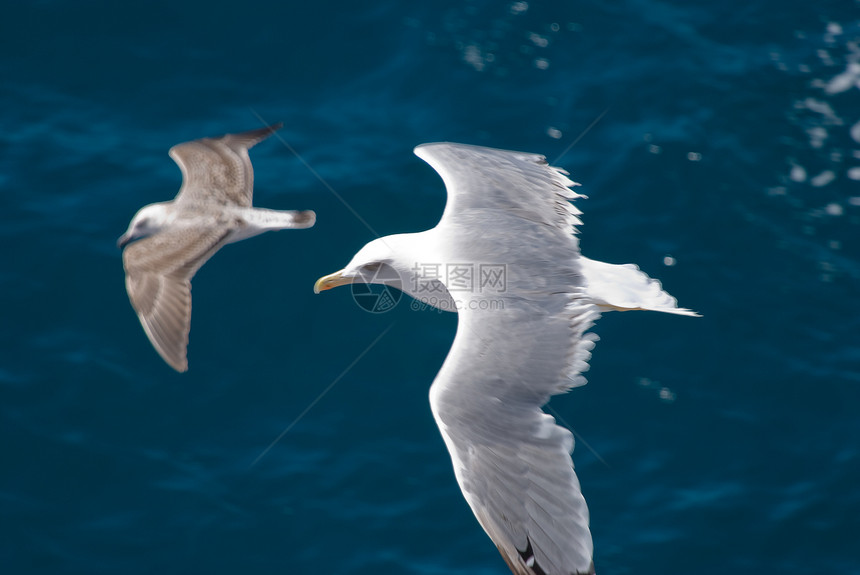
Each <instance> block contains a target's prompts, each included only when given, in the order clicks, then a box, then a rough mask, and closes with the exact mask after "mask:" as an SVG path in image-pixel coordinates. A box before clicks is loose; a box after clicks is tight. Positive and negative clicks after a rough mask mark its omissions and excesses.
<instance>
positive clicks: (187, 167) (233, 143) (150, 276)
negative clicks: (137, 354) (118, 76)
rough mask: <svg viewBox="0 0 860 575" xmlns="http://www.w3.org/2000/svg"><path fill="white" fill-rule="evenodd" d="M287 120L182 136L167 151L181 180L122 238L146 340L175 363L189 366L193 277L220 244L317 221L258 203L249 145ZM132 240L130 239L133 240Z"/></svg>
mask: <svg viewBox="0 0 860 575" xmlns="http://www.w3.org/2000/svg"><path fill="white" fill-rule="evenodd" d="M281 126H282V124H276V125H273V126H268V127H266V128H260V129H258V130H251V131H248V132H242V133H240V134H226V135H224V136H221V137H220V138H203V139H200V140H193V141H191V142H185V143H183V144H178V145H176V146H173V147H172V148H171V149H170V157H171V158H173V160H174V161H175V162H176V163H177V164H178V165H179V168H180V170H182V187H181V188H180V189H179V193H178V194H177V195H176V197H175V198H174V199H173V200H171V201H168V202H158V203H154V204H150V205H148V206H145V207H143V208H141V210H140V211H138V212H137V214H135V216H134V218H132V220H131V223H130V224H129V226H128V231H126V232H125V233H124V234H123V235H122V237H120V238H119V240H118V242H117V245H118V246H119V247H125V250H124V252H123V266H124V267H125V286H126V289H127V291H128V297H129V299H130V300H131V305H132V307H134V310H135V311H136V312H137V315H138V317H139V318H140V323H141V325H142V326H143V329H144V331H145V332H146V335H147V336H148V337H149V341H151V342H152V345H153V346H154V347H155V350H156V351H157V352H158V353H159V354H160V355H161V357H162V358H163V359H164V361H166V362H167V363H168V365H170V367H172V368H173V369H175V370H176V371H180V372H183V371H186V370H187V369H188V360H187V355H186V349H187V347H188V333H189V331H190V329H191V278H192V277H194V274H195V273H196V272H197V270H198V269H200V266H202V265H203V264H204V263H206V261H207V260H208V259H209V258H211V257H212V255H213V254H214V253H215V252H217V251H218V250H219V249H220V248H221V246H223V245H225V244H229V243H233V242H238V241H239V240H244V239H246V238H250V237H253V236H256V235H259V234H262V233H263V232H267V231H269V230H282V229H301V228H309V227H311V226H313V225H314V222H315V221H316V215H315V214H314V212H312V211H276V210H267V209H262V208H255V207H253V206H252V205H251V204H252V198H253V193H254V170H253V168H252V167H251V159H250V157H249V156H248V149H249V148H252V147H253V146H254V145H255V144H257V143H259V142H261V141H263V140H265V139H266V138H267V137H269V135H271V134H272V133H273V132H274V131H275V130H278V129H279V128H280V127H281ZM131 242H133V243H131Z"/></svg>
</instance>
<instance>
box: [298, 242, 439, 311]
mask: <svg viewBox="0 0 860 575" xmlns="http://www.w3.org/2000/svg"><path fill="white" fill-rule="evenodd" d="M431 231H432V230H431ZM427 233H429V232H421V233H417V234H397V235H393V236H385V237H384V238H378V239H375V240H373V241H372V242H369V243H368V244H366V245H365V246H364V247H363V248H361V249H360V250H359V251H358V253H357V254H355V256H354V257H353V258H352V260H351V261H350V262H349V263H348V264H347V265H346V267H345V268H343V269H342V270H340V271H338V272H335V273H333V274H329V275H327V276H323V277H321V278H320V279H318V280H317V282H316V283H315V284H314V293H319V292H321V291H324V290H329V289H331V288H334V287H338V286H342V285H346V284H351V283H373V284H384V285H391V286H394V287H397V288H398V289H400V290H401V291H404V292H406V293H408V294H410V295H412V294H411V290H410V286H411V284H412V283H413V282H412V281H411V278H412V277H413V276H414V275H415V271H414V270H415V268H416V265H417V264H418V263H419V262H422V258H423V249H422V248H423V247H424V246H427V245H432V244H430V243H429V239H428V240H427V241H425V238H424V235H425V234H427Z"/></svg>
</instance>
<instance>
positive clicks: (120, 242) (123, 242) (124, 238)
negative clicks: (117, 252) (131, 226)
mask: <svg viewBox="0 0 860 575" xmlns="http://www.w3.org/2000/svg"><path fill="white" fill-rule="evenodd" d="M130 241H131V236H130V235H129V234H128V232H126V233H124V234H123V235H121V236H120V237H119V239H118V240H117V241H116V247H118V248H119V249H122V248H124V247H125V246H126V244H128V242H130Z"/></svg>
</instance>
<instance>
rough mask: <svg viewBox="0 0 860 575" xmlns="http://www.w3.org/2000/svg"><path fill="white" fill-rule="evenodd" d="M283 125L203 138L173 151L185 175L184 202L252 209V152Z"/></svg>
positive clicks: (181, 196)
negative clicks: (250, 152)
mask: <svg viewBox="0 0 860 575" xmlns="http://www.w3.org/2000/svg"><path fill="white" fill-rule="evenodd" d="M282 125H283V124H280V123H279V124H275V125H272V126H267V127H265V128H260V129H257V130H249V131H247V132H241V133H238V134H226V135H224V136H221V137H219V138H201V139H199V140H192V141H190V142H184V143H182V144H177V145H175V146H173V147H172V148H170V152H169V154H170V157H171V158H173V161H175V162H176V164H177V165H178V166H179V169H180V170H181V171H182V187H181V188H180V189H179V193H178V194H177V195H176V200H177V201H181V202H217V203H219V204H222V205H237V206H243V207H251V203H252V200H253V195H254V168H253V166H252V165H251V158H250V156H249V155H248V149H250V148H252V147H253V146H255V145H256V144H258V143H259V142H261V141H263V140H265V139H266V138H268V137H269V136H270V135H272V134H273V133H274V132H275V131H276V130H278V129H280V128H281V126H282Z"/></svg>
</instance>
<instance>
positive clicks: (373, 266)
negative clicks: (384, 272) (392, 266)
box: [361, 262, 382, 273]
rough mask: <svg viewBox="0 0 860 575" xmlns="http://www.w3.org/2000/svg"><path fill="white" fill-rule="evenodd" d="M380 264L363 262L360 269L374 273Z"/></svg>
mask: <svg viewBox="0 0 860 575" xmlns="http://www.w3.org/2000/svg"><path fill="white" fill-rule="evenodd" d="M381 265H382V262H370V263H369V264H364V265H363V266H362V267H361V269H362V270H363V271H366V272H372V273H375V272H377V271H379V267H380V266H381Z"/></svg>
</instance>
